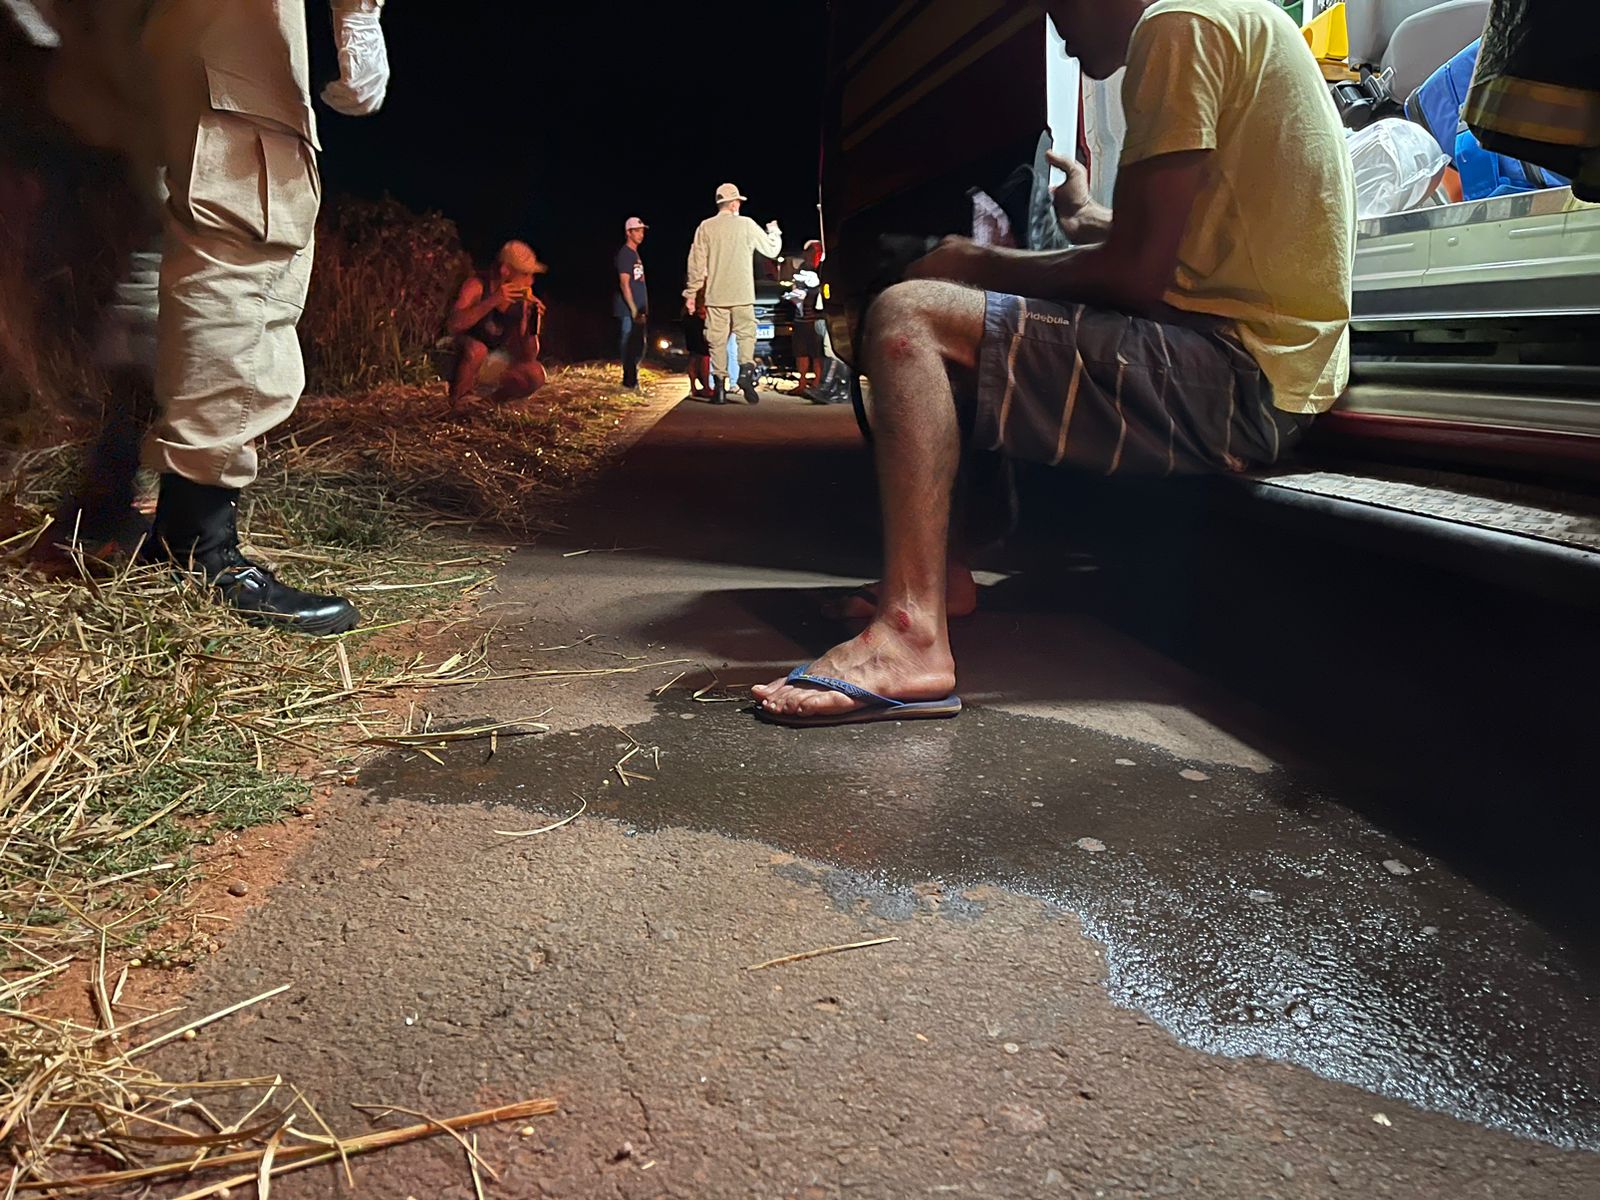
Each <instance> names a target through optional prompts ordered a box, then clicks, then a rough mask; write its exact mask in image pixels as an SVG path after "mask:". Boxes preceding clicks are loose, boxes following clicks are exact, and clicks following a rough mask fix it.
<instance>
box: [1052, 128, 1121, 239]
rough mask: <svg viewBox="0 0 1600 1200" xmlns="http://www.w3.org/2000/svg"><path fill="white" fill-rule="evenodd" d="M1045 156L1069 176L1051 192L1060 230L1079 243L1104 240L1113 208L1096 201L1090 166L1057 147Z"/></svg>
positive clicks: (1053, 165) (1108, 231)
mask: <svg viewBox="0 0 1600 1200" xmlns="http://www.w3.org/2000/svg"><path fill="white" fill-rule="evenodd" d="M1045 155H1046V157H1047V158H1049V160H1050V165H1051V166H1052V167H1055V168H1056V169H1057V170H1058V171H1062V172H1064V173H1065V175H1066V178H1065V179H1064V180H1062V181H1061V183H1060V184H1059V185H1058V186H1057V187H1056V188H1055V189H1054V190H1053V191H1052V192H1051V193H1050V199H1051V201H1052V203H1053V204H1054V205H1055V210H1056V220H1057V221H1058V222H1059V223H1060V225H1061V231H1062V232H1063V233H1065V234H1066V235H1067V238H1068V239H1069V240H1070V241H1073V242H1076V243H1078V244H1080V245H1083V244H1088V243H1091V242H1103V241H1105V240H1106V237H1107V236H1108V235H1109V234H1110V232H1111V210H1110V209H1108V208H1106V207H1105V206H1103V205H1100V204H1096V203H1095V202H1094V198H1093V196H1091V195H1090V193H1089V172H1088V169H1087V168H1085V167H1084V165H1083V164H1082V163H1081V162H1079V161H1078V160H1077V159H1075V158H1066V157H1064V156H1062V155H1060V154H1057V153H1056V152H1055V151H1054V150H1047V151H1046V152H1045Z"/></svg>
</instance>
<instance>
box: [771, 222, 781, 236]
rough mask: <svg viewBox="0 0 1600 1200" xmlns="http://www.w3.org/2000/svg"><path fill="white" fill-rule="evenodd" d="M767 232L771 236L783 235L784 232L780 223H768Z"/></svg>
mask: <svg viewBox="0 0 1600 1200" xmlns="http://www.w3.org/2000/svg"><path fill="white" fill-rule="evenodd" d="M767 232H768V233H771V234H781V233H782V232H783V230H782V229H780V228H779V227H778V223H777V222H776V221H768V222H767Z"/></svg>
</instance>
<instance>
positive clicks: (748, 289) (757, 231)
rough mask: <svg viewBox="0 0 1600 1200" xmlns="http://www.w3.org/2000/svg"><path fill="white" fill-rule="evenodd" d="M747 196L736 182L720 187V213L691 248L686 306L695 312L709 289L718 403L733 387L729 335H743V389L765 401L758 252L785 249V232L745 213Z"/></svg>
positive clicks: (755, 399) (709, 220)
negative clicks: (759, 367)
mask: <svg viewBox="0 0 1600 1200" xmlns="http://www.w3.org/2000/svg"><path fill="white" fill-rule="evenodd" d="M746 199H747V197H745V196H743V195H741V194H740V192H739V189H738V188H736V187H734V186H733V184H731V183H725V184H723V185H722V186H721V187H719V188H718V189H717V215H716V216H714V217H707V218H706V219H705V220H704V221H702V222H700V228H699V229H697V230H695V234H694V243H693V244H692V245H691V246H690V247H689V277H688V281H687V282H686V284H685V285H684V289H683V300H684V307H685V309H686V310H687V311H688V312H690V313H693V312H694V311H695V303H696V297H697V296H698V295H699V293H700V289H701V288H705V291H706V298H705V305H706V339H707V340H708V341H710V343H711V372H712V375H713V376H714V382H713V385H712V389H713V392H714V398H713V400H712V401H711V402H712V403H713V404H726V403H727V391H728V334H729V332H730V331H731V332H732V333H733V335H734V336H735V337H737V338H738V339H739V388H740V390H741V391H743V392H744V398H745V400H746V401H747V402H749V403H751V404H759V403H760V402H761V394H760V393H759V392H757V391H756V369H755V357H756V276H755V256H756V255H757V254H760V255H762V256H763V257H765V258H777V257H778V255H780V254H782V253H783V230H781V229H779V228H778V223H777V222H776V221H768V222H767V227H766V229H762V228H761V226H759V225H757V224H756V223H755V222H754V221H752V220H751V219H750V218H749V217H744V216H740V215H739V208H740V206H741V205H742V204H743V203H744V202H745V200H746Z"/></svg>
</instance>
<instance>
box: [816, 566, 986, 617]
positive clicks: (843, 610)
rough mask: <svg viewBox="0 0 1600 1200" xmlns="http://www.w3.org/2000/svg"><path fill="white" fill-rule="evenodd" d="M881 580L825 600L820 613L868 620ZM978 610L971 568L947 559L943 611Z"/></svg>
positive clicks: (966, 614)
mask: <svg viewBox="0 0 1600 1200" xmlns="http://www.w3.org/2000/svg"><path fill="white" fill-rule="evenodd" d="M882 588H883V584H881V583H869V584H867V585H866V586H865V587H859V588H857V589H856V590H855V591H853V592H851V593H850V594H849V595H847V596H843V597H840V598H838V599H833V600H828V601H826V602H824V604H823V606H822V613H823V615H824V616H826V617H830V618H832V619H833V620H835V621H870V620H872V619H873V618H874V617H876V616H877V615H878V596H879V595H880V594H881V592H882ZM977 611H978V581H977V580H976V579H974V578H973V577H972V569H971V568H970V567H966V566H962V565H960V564H957V563H951V564H950V567H949V570H948V572H947V573H946V575H945V613H946V615H947V616H951V617H970V616H971V615H972V614H973V613H975V612H977Z"/></svg>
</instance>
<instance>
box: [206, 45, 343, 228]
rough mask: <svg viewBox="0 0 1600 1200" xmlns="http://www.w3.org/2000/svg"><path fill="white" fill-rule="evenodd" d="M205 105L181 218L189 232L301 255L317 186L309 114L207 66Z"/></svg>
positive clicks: (318, 196)
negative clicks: (241, 238) (242, 240)
mask: <svg viewBox="0 0 1600 1200" xmlns="http://www.w3.org/2000/svg"><path fill="white" fill-rule="evenodd" d="M207 75H208V77H209V82H210V85H211V88H210V91H211V106H210V108H209V109H207V110H205V111H203V112H202V113H201V114H200V119H199V122H198V125H197V128H196V130H195V142H194V153H193V156H192V159H191V161H190V163H189V178H188V186H187V188H186V189H185V195H184V197H183V204H184V209H185V212H184V215H185V216H186V217H187V218H188V220H189V222H190V223H191V224H192V225H193V226H194V227H195V228H196V229H205V230H211V231H214V232H219V233H226V234H231V235H234V236H240V235H242V236H244V237H246V238H248V239H249V240H251V241H255V242H259V243H261V244H263V245H267V246H278V247H284V248H287V249H292V250H300V249H303V248H304V247H305V246H307V245H308V244H309V243H310V241H311V236H312V232H313V230H314V228H315V226H316V221H317V209H318V208H319V207H320V205H321V202H322V181H321V177H320V175H319V174H318V171H317V162H316V152H315V150H314V149H313V142H312V139H313V138H314V137H315V133H314V130H313V129H312V128H311V127H310V126H309V124H308V122H309V120H310V115H309V113H303V114H302V113H301V112H300V111H299V110H298V109H297V108H296V106H293V105H286V104H283V103H281V102H279V101H278V100H277V99H276V98H274V97H271V96H268V95H265V94H263V93H262V92H261V91H256V92H254V93H253V94H252V93H249V92H245V91H244V90H243V89H242V88H241V87H240V86H239V84H240V81H239V80H238V79H237V78H236V77H233V76H231V74H228V73H220V74H219V73H218V72H216V71H215V70H214V69H212V68H210V67H208V68H207Z"/></svg>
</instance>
